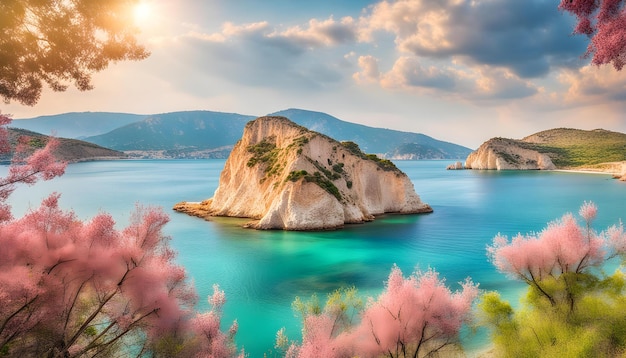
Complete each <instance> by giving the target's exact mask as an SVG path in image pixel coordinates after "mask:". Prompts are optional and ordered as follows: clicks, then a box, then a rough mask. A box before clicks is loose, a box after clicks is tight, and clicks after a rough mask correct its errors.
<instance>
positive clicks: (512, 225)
mask: <svg viewBox="0 0 626 358" xmlns="http://www.w3.org/2000/svg"><path fill="white" fill-rule="evenodd" d="M396 164H397V166H398V167H399V168H401V169H402V170H404V171H405V172H406V173H407V174H408V175H409V177H410V178H411V180H412V181H413V183H414V186H415V189H416V191H417V193H418V194H419V195H420V196H421V197H422V200H423V201H425V202H427V203H429V204H430V205H431V206H432V207H433V209H434V212H433V213H431V214H423V215H386V216H382V217H379V218H377V220H376V221H374V222H372V223H367V224H362V225H350V226H347V227H346V228H345V229H343V230H338V231H328V232H282V231H254V230H247V229H242V228H241V227H240V226H241V224H242V223H244V222H245V220H241V219H227V218H216V219H214V220H211V221H204V220H201V219H198V218H194V217H190V216H187V215H184V214H179V213H176V212H173V211H172V212H171V222H170V223H169V224H168V225H167V228H166V231H167V234H168V235H171V236H172V241H171V244H172V246H173V247H174V248H175V249H176V250H177V251H178V253H179V256H178V262H180V263H181V264H182V265H184V266H185V267H186V269H187V270H188V272H189V275H190V277H191V278H192V279H193V281H194V283H195V285H196V288H197V290H198V293H199V295H200V297H202V298H203V299H202V300H201V301H200V302H199V304H198V308H199V309H201V310H203V309H207V306H208V305H207V303H206V300H205V299H204V298H205V297H206V296H207V295H208V294H210V293H211V292H212V285H213V284H214V283H217V284H219V285H220V287H221V288H222V289H224V291H225V292H226V295H227V300H228V302H227V304H226V307H225V312H224V314H225V318H224V324H225V326H227V325H228V324H229V322H232V320H234V319H237V321H238V323H239V327H240V328H239V333H238V334H237V343H238V345H239V346H243V347H245V349H246V351H248V352H249V353H250V356H251V357H260V356H262V355H263V353H264V352H267V351H268V350H270V349H272V346H273V343H274V338H275V334H276V332H277V331H278V330H279V329H280V328H281V327H286V329H287V333H288V334H289V335H290V336H291V337H293V338H297V337H298V335H299V329H300V325H299V322H298V319H297V317H296V316H295V315H294V313H293V312H292V310H291V307H290V305H291V302H292V301H293V299H294V297H295V296H301V297H308V296H310V295H311V294H313V293H317V294H318V295H319V296H320V297H323V296H324V295H325V293H327V292H330V291H332V290H334V289H336V288H339V287H341V286H348V285H355V286H356V287H357V288H358V289H359V292H361V293H363V294H367V295H372V296H374V295H376V294H377V293H378V292H380V290H382V288H383V284H384V281H385V279H386V278H387V275H388V274H389V271H390V269H391V267H392V266H393V265H394V264H395V265H398V267H400V268H401V269H402V270H403V272H404V273H405V274H407V275H408V274H409V273H410V272H412V271H413V270H414V269H415V268H416V267H419V268H422V269H427V268H429V267H432V268H434V269H436V270H437V271H438V272H439V273H440V275H441V276H442V277H445V278H446V282H447V283H448V285H449V286H450V287H451V288H452V289H453V290H455V289H457V288H458V285H457V282H459V281H462V280H464V279H465V278H466V277H468V276H469V277H471V278H472V279H473V281H474V282H478V283H480V288H482V289H484V290H498V291H500V292H501V294H502V295H503V296H504V297H505V298H507V299H509V300H511V301H512V303H515V302H517V300H518V297H519V293H520V290H521V289H523V285H521V284H519V283H517V282H515V281H511V280H509V279H508V278H506V277H505V276H504V275H502V274H500V273H498V272H497V271H496V270H495V269H494V267H493V265H492V264H491V263H490V262H488V260H487V257H486V255H485V247H486V245H487V244H489V243H490V242H491V240H492V239H493V237H494V236H495V235H496V234H497V233H499V232H500V233H502V234H505V235H508V236H512V235H515V234H517V233H518V232H522V233H527V232H531V231H540V230H541V229H542V228H543V227H545V225H546V223H547V222H549V221H552V220H554V219H557V218H559V217H561V216H562V215H563V214H564V213H565V212H568V211H569V212H574V213H577V211H578V208H579V206H580V205H581V204H582V203H583V201H585V200H587V201H589V200H591V201H594V202H595V203H596V204H597V205H598V207H599V214H598V218H597V220H596V226H595V227H596V228H597V229H599V230H602V229H604V228H606V227H607V226H609V225H612V224H615V223H617V222H618V220H619V219H620V218H622V219H623V218H626V215H625V213H626V210H625V209H626V200H624V199H626V183H624V182H619V181H616V180H612V179H610V176H607V175H597V174H581V173H564V172H539V171H531V172H512V171H509V172H497V171H446V170H445V167H446V165H448V164H449V162H447V161H398V162H396ZM223 165H224V161H223V160H171V161H157V160H145V161H143V160H142V161H104V162H88V163H79V164H72V165H70V166H69V167H68V169H67V173H66V175H64V176H63V177H61V178H58V179H55V180H53V181H50V182H43V183H41V184H38V185H36V186H34V187H21V188H20V189H18V190H17V191H16V193H15V194H14V195H13V196H12V198H11V202H12V204H13V207H14V214H15V215H16V216H18V215H22V214H23V213H24V212H25V211H26V210H28V208H29V207H36V206H38V205H39V202H40V201H41V199H43V198H44V197H45V196H47V195H48V194H49V193H51V192H53V191H57V192H61V193H62V197H61V205H62V206H63V207H64V208H67V209H70V208H71V209H74V210H75V211H76V212H77V214H78V216H79V217H81V218H83V219H87V218H89V217H91V216H93V215H94V214H96V213H98V212H99V211H107V212H110V213H111V214H112V215H113V216H114V218H115V219H116V220H117V222H118V224H119V225H120V227H123V225H125V224H126V222H127V217H128V214H129V213H130V212H131V211H132V210H133V208H134V206H135V204H136V203H142V204H144V205H157V206H162V207H164V208H165V210H166V211H168V212H169V210H170V209H171V207H172V206H173V205H174V204H175V203H176V202H179V201H182V200H188V201H199V200H203V199H205V198H208V197H211V196H212V194H213V191H214V190H215V189H216V188H217V185H218V180H219V173H220V171H221V169H222V168H223ZM3 170H4V169H3ZM464 341H465V344H466V345H467V347H469V349H476V348H477V347H480V346H481V345H483V344H485V342H486V338H485V334H484V332H483V333H479V334H476V335H468V336H467V337H465V338H464Z"/></svg>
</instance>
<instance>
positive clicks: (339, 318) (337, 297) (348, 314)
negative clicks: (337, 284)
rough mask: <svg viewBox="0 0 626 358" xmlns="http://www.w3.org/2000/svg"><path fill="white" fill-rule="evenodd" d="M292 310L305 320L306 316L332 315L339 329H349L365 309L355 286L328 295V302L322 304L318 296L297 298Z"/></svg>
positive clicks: (339, 289)
mask: <svg viewBox="0 0 626 358" xmlns="http://www.w3.org/2000/svg"><path fill="white" fill-rule="evenodd" d="M291 308H292V309H293V310H294V312H296V313H298V314H299V315H300V316H301V317H302V318H303V319H304V318H305V317H306V316H310V315H315V316H318V315H320V314H322V313H326V314H330V315H331V316H332V317H334V318H335V322H337V324H338V328H346V327H349V326H350V325H351V324H352V323H353V320H354V318H355V317H356V316H358V314H359V313H360V312H361V311H362V310H363V308H365V302H364V301H363V298H361V297H360V296H359V291H358V290H357V289H356V287H354V286H350V287H342V288H338V289H336V290H335V291H333V292H331V293H329V294H328V296H327V297H326V302H324V305H323V306H322V303H321V301H320V299H319V297H317V294H315V293H314V294H313V295H311V297H310V298H309V299H308V300H303V299H301V298H300V297H296V298H295V300H294V301H293V303H292V304H291Z"/></svg>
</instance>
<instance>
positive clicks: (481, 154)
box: [465, 128, 626, 172]
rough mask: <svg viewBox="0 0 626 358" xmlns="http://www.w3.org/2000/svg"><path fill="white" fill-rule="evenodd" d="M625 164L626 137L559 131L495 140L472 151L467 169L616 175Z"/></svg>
mask: <svg viewBox="0 0 626 358" xmlns="http://www.w3.org/2000/svg"><path fill="white" fill-rule="evenodd" d="M622 163H626V134H624V133H619V132H612V131H607V130H604V129H594V130H581V129H572V128H556V129H550V130H546V131H542V132H538V133H535V134H532V135H529V136H527V137H525V138H523V139H520V140H518V139H508V138H492V139H490V140H488V141H486V142H485V143H483V144H482V145H481V146H480V148H478V149H477V150H476V151H474V152H472V153H471V154H470V155H469V156H468V157H467V160H466V162H465V167H466V168H468V169H555V168H556V169H587V170H598V171H608V172H614V171H619V170H621V168H622V167H623V164H622Z"/></svg>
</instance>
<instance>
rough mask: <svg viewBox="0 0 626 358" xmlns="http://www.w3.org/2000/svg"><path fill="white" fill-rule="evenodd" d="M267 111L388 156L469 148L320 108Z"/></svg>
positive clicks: (453, 155)
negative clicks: (371, 124) (349, 118)
mask: <svg viewBox="0 0 626 358" xmlns="http://www.w3.org/2000/svg"><path fill="white" fill-rule="evenodd" d="M269 115H270V116H283V117H287V118H289V119H290V120H292V121H293V122H295V123H297V124H299V125H301V126H304V127H306V128H309V129H310V130H313V131H316V132H320V133H322V134H326V135H327V136H330V137H332V138H335V139H337V140H339V141H351V142H355V143H358V144H359V146H360V147H361V149H362V150H363V151H364V152H366V153H376V154H379V155H381V156H383V157H385V158H389V159H458V158H465V157H467V155H468V154H469V153H470V152H471V151H472V150H471V149H469V148H466V147H463V146H460V145H457V144H453V143H449V142H444V141H440V140H437V139H434V138H432V137H429V136H427V135H424V134H421V133H412V132H402V131H397V130H391V129H383V128H374V127H368V126H364V125H361V124H356V123H350V122H345V121H342V120H340V119H338V118H335V117H333V116H330V115H328V114H326V113H321V112H313V111H306V110H301V109H293V108H292V109H287V110H284V111H279V112H275V113H272V114H269Z"/></svg>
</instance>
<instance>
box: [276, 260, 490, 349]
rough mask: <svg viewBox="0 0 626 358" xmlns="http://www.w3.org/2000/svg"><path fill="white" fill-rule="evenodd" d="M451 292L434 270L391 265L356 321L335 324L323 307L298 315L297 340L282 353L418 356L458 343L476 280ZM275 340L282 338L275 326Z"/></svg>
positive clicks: (464, 283) (473, 296)
mask: <svg viewBox="0 0 626 358" xmlns="http://www.w3.org/2000/svg"><path fill="white" fill-rule="evenodd" d="M461 287H462V290H461V291H457V292H455V293H452V292H451V291H450V289H448V288H447V287H446V286H445V284H444V281H443V280H441V279H440V278H439V275H438V274H437V272H435V271H434V270H428V271H426V272H416V273H414V274H413V275H411V276H409V277H403V275H402V272H401V271H400V269H399V268H398V267H394V268H393V269H392V270H391V273H390V275H389V279H388V281H387V285H386V287H385V289H384V291H383V292H382V293H381V294H380V296H378V298H377V299H375V300H374V299H373V298H370V300H369V303H368V304H367V306H366V307H365V309H364V310H363V311H362V312H361V314H360V316H359V318H360V320H359V322H358V323H357V324H354V325H350V326H346V327H343V328H342V329H341V330H337V329H336V327H337V325H336V324H335V322H336V319H335V317H336V314H333V313H332V310H327V309H325V310H324V311H322V312H321V313H320V314H317V315H316V314H307V315H306V316H305V317H304V327H303V338H302V344H301V345H297V344H292V345H291V346H290V347H289V349H288V351H287V356H288V357H299V358H304V357H321V356H324V357H337V358H338V357H353V356H359V357H380V356H388V357H390V358H393V357H418V356H425V355H430V354H435V353H437V352H441V351H442V350H444V349H446V348H452V346H453V345H455V344H457V343H458V338H459V331H460V329H461V326H462V325H463V324H464V323H467V322H468V321H469V319H470V312H471V309H472V302H473V301H474V299H475V298H476V297H477V295H478V285H475V284H473V283H472V282H471V280H469V279H467V280H466V281H465V282H463V283H461ZM279 340H283V341H284V339H282V337H281V335H280V332H279Z"/></svg>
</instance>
